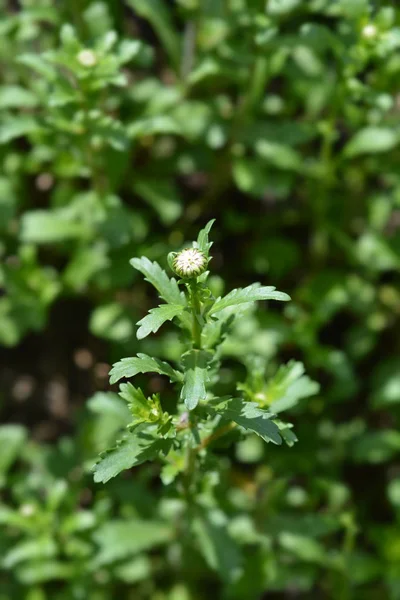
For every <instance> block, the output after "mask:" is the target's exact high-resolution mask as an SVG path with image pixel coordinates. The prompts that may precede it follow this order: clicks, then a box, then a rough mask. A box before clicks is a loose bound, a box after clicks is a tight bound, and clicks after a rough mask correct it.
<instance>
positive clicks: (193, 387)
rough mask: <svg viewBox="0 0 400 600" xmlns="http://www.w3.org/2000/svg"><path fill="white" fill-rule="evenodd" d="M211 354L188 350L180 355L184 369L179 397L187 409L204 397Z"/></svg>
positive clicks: (192, 407) (190, 408)
mask: <svg viewBox="0 0 400 600" xmlns="http://www.w3.org/2000/svg"><path fill="white" fill-rule="evenodd" d="M210 360H211V354H210V353H209V352H206V351H205V350H190V351H189V352H186V354H184V355H183V356H182V365H183V367H184V369H185V372H184V375H183V381H184V384H183V387H182V390H181V398H182V400H183V401H184V402H185V405H186V408H187V409H188V410H193V409H194V408H196V406H197V405H198V403H199V401H200V400H204V398H205V397H206V382H207V380H208V373H207V367H208V365H209V363H210Z"/></svg>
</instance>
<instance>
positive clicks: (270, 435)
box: [214, 398, 282, 445]
mask: <svg viewBox="0 0 400 600" xmlns="http://www.w3.org/2000/svg"><path fill="white" fill-rule="evenodd" d="M214 408H215V410H216V412H218V413H219V414H220V415H221V416H222V417H223V418H224V419H228V420H229V421H234V422H235V423H237V424H238V425H240V426H241V427H244V429H248V430H249V431H254V433H256V434H257V435H259V436H260V437H261V438H262V439H263V440H264V441H265V442H273V443H274V444H278V445H280V444H281V443H282V438H281V436H280V435H279V427H278V426H277V425H276V424H275V423H274V422H273V421H271V417H273V416H274V415H273V413H271V412H267V411H265V410H262V409H261V408H259V407H258V405H257V404H256V403H255V402H246V401H245V400H242V399H241V398H232V399H230V400H228V401H225V402H222V403H221V404H217V405H216V406H215V407H214Z"/></svg>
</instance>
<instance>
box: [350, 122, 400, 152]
mask: <svg viewBox="0 0 400 600" xmlns="http://www.w3.org/2000/svg"><path fill="white" fill-rule="evenodd" d="M399 139H400V138H399V134H398V133H397V132H396V131H395V130H393V129H389V128H387V127H365V128H364V129H361V130H360V131H358V132H357V133H356V134H355V136H354V137H352V138H351V140H350V142H349V143H348V144H347V146H346V147H345V149H344V153H345V155H346V156H348V157H353V156H358V155H359V154H375V153H377V152H387V151H388V150H391V149H392V148H394V147H395V146H396V145H397V144H398V143H399Z"/></svg>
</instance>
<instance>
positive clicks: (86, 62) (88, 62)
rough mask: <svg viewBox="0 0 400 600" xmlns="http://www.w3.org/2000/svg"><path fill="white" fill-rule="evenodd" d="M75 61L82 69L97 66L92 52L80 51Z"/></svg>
mask: <svg viewBox="0 0 400 600" xmlns="http://www.w3.org/2000/svg"><path fill="white" fill-rule="evenodd" d="M77 59H78V62H79V63H80V64H81V65H82V66H83V67H94V66H95V64H97V56H96V54H95V53H94V52H93V50H88V49H86V50H81V51H80V52H79V53H78V56H77Z"/></svg>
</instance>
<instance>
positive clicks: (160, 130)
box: [127, 115, 182, 139]
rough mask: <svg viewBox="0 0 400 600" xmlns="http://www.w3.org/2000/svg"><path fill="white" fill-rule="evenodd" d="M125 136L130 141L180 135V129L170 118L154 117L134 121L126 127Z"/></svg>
mask: <svg viewBox="0 0 400 600" xmlns="http://www.w3.org/2000/svg"><path fill="white" fill-rule="evenodd" d="M127 134H128V136H129V137H130V138H131V139H135V138H141V137H145V136H146V137H147V136H149V135H157V134H164V135H180V134H182V128H181V126H180V125H179V123H178V122H177V121H176V120H175V119H173V118H172V117H171V116H169V115H156V116H154V117H147V118H146V119H138V120H136V121H134V122H133V123H131V124H130V125H128V128H127Z"/></svg>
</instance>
